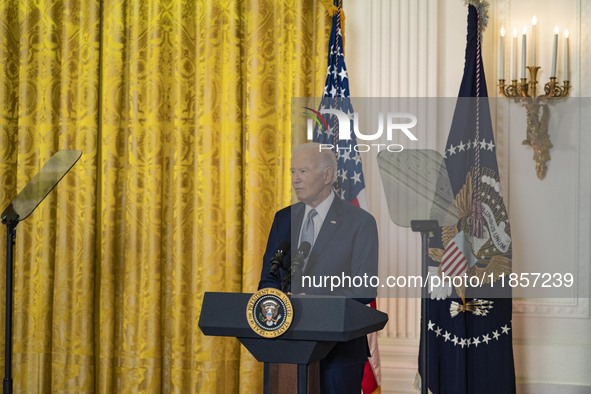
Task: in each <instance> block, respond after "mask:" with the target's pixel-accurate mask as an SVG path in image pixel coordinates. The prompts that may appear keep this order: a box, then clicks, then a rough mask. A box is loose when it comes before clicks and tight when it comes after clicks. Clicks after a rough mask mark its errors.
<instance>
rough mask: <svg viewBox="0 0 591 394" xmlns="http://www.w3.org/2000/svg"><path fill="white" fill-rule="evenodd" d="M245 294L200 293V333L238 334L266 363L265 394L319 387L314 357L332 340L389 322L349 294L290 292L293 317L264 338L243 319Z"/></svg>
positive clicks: (320, 355) (302, 393)
mask: <svg viewBox="0 0 591 394" xmlns="http://www.w3.org/2000/svg"><path fill="white" fill-rule="evenodd" d="M250 297H251V294H245V293H205V295H204V298H203V305H202V308H201V316H200V318H199V328H200V329H201V331H202V332H203V334H205V335H215V336H231V337H236V338H238V340H239V341H240V342H241V343H242V344H243V345H244V346H245V347H246V349H248V351H249V352H250V353H251V354H252V355H253V356H254V357H255V358H256V359H257V360H258V361H260V362H263V363H265V377H264V392H265V393H272V392H277V393H282V394H283V393H288V392H293V389H294V387H295V386H297V393H298V394H305V393H308V392H310V393H314V392H318V387H319V386H318V376H319V373H318V361H319V360H321V359H323V358H324V357H326V356H327V355H328V353H329V352H330V350H331V349H332V348H333V347H334V346H335V344H336V343H337V342H346V341H350V340H352V339H355V338H358V337H361V336H364V335H367V334H369V333H371V332H374V331H379V330H381V329H382V328H384V326H385V325H386V323H387V322H388V315H387V314H385V313H383V312H381V311H378V310H376V309H373V308H369V307H367V306H366V305H363V304H361V303H359V302H357V301H355V300H353V299H350V298H345V297H336V296H307V295H299V296H295V295H292V296H290V298H291V303H292V306H293V320H292V323H291V326H290V327H289V329H288V330H287V331H286V332H285V333H284V334H283V335H282V336H281V337H278V338H263V337H261V336H259V335H258V334H256V333H255V332H254V331H253V330H252V329H251V328H250V326H249V325H248V322H247V320H246V308H247V304H248V300H249V299H250ZM276 364H292V365H291V366H282V365H276ZM294 369H297V379H295V380H297V384H294V379H293V370H294ZM290 370H292V372H290ZM290 390H292V391H290ZM314 390H316V391H314Z"/></svg>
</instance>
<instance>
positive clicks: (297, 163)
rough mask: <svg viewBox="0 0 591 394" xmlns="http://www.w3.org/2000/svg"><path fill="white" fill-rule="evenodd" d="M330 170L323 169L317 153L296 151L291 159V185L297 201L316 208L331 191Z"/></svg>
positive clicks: (309, 150)
mask: <svg viewBox="0 0 591 394" xmlns="http://www.w3.org/2000/svg"><path fill="white" fill-rule="evenodd" d="M331 180H332V174H331V170H330V169H328V168H323V166H322V165H321V160H320V158H319V157H318V152H315V151H314V150H311V149H308V150H303V151H297V152H295V153H294V155H293V157H292V159H291V184H292V186H293V189H294V191H295V193H296V196H297V198H298V200H300V201H302V202H304V203H306V204H308V205H310V206H312V207H316V206H317V205H318V204H320V203H321V202H322V201H323V200H324V199H325V198H326V197H328V195H329V194H330V191H331V183H332V182H331Z"/></svg>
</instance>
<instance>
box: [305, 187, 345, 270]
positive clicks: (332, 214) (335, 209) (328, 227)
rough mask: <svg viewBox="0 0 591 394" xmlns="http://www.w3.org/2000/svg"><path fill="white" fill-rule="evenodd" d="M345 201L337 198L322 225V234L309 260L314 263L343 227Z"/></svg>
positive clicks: (315, 243) (319, 234)
mask: <svg viewBox="0 0 591 394" xmlns="http://www.w3.org/2000/svg"><path fill="white" fill-rule="evenodd" d="M342 208H343V201H342V200H341V199H340V198H339V197H338V196H335V198H334V201H333V202H332V205H331V206H330V209H329V210H328V213H327V214H326V218H324V222H323V223H322V227H321V228H320V232H319V233H318V237H317V238H316V241H315V242H314V246H313V247H312V251H311V252H310V257H309V259H308V260H312V261H314V260H315V258H316V256H320V255H321V254H322V252H323V250H324V248H326V245H328V244H329V242H330V240H331V238H332V237H333V236H334V234H335V232H336V231H337V229H338V228H339V226H340V225H341V221H342V220H341V215H342V214H343V209H342Z"/></svg>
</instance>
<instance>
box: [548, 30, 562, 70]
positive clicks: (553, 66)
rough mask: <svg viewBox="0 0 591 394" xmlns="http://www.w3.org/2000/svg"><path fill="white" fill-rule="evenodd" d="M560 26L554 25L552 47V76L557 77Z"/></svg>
mask: <svg viewBox="0 0 591 394" xmlns="http://www.w3.org/2000/svg"><path fill="white" fill-rule="evenodd" d="M559 31H560V30H559V29H558V26H556V27H554V46H553V47H552V71H551V72H550V77H552V78H556V58H557V57H558V32H559Z"/></svg>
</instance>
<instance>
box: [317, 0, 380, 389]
mask: <svg viewBox="0 0 591 394" xmlns="http://www.w3.org/2000/svg"><path fill="white" fill-rule="evenodd" d="M334 5H335V6H336V7H337V9H338V11H337V12H335V14H334V15H333V17H332V29H331V32H330V40H329V44H328V68H327V70H326V82H325V84H324V93H323V99H322V103H321V105H320V108H321V109H322V108H330V109H338V110H341V111H343V112H345V113H347V114H349V117H351V116H352V115H353V106H352V105H351V101H350V99H349V96H350V92H349V76H348V74H347V66H346V65H345V54H344V51H343V29H342V25H341V13H342V1H341V0H334ZM327 118H328V119H327V123H328V128H322V127H316V129H315V132H314V137H313V140H314V141H315V142H319V143H321V144H330V145H333V146H334V147H337V149H335V154H336V157H337V164H338V167H337V172H338V176H337V186H336V192H337V194H338V195H339V196H340V197H341V199H343V200H345V201H349V202H351V203H352V204H354V205H357V206H358V207H361V208H363V209H366V210H367V201H366V199H365V190H364V189H365V180H364V178H363V169H362V167H361V157H360V156H359V153H358V152H356V151H355V149H354V147H355V146H356V145H357V140H356V138H355V134H354V133H351V139H350V140H345V139H343V140H340V139H339V129H338V122H337V119H336V117H335V116H327ZM350 130H353V121H352V120H351V127H350ZM370 307H372V308H376V302H375V300H374V301H373V302H372V303H371V304H370ZM368 343H369V348H370V352H371V357H370V358H369V360H368V361H367V362H366V363H365V370H364V373H363V382H362V392H363V393H364V394H370V393H373V392H375V391H376V390H377V389H378V388H379V386H380V381H381V373H380V354H379V350H378V338H377V333H375V332H374V333H371V334H370V335H368Z"/></svg>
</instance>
